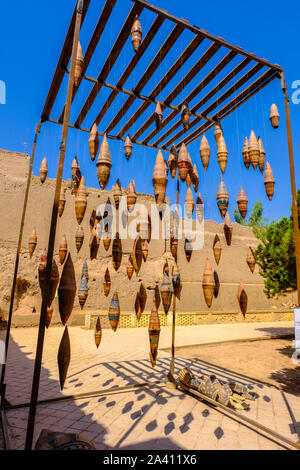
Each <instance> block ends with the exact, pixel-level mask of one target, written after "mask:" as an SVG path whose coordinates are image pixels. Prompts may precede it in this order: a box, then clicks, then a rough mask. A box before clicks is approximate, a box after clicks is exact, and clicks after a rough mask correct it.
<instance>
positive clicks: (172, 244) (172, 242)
mask: <svg viewBox="0 0 300 470" xmlns="http://www.w3.org/2000/svg"><path fill="white" fill-rule="evenodd" d="M170 247H171V253H172V256H173V257H174V258H175V259H177V253H178V240H177V238H176V237H175V235H174V234H171V237H170Z"/></svg>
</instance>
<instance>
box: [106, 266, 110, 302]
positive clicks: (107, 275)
mask: <svg viewBox="0 0 300 470" xmlns="http://www.w3.org/2000/svg"><path fill="white" fill-rule="evenodd" d="M110 288H111V277H110V273H109V269H108V268H107V269H106V271H105V275H104V295H105V297H108V296H109V294H110Z"/></svg>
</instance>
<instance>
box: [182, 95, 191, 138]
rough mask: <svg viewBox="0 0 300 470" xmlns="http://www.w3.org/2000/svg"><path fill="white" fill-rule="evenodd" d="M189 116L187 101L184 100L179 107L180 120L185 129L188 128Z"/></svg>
mask: <svg viewBox="0 0 300 470" xmlns="http://www.w3.org/2000/svg"><path fill="white" fill-rule="evenodd" d="M190 118H191V111H190V108H189V105H188V103H187V102H186V101H185V102H184V103H183V105H182V108H181V120H182V125H183V128H184V130H185V131H187V130H188V128H189V124H190Z"/></svg>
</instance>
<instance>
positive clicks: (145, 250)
mask: <svg viewBox="0 0 300 470" xmlns="http://www.w3.org/2000/svg"><path fill="white" fill-rule="evenodd" d="M142 253H143V259H144V261H145V263H146V262H147V259H148V254H149V245H148V242H147V240H143V241H142Z"/></svg>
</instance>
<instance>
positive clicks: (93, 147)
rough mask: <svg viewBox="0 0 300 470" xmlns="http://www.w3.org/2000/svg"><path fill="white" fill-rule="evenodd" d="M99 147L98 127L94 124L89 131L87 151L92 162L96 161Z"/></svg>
mask: <svg viewBox="0 0 300 470" xmlns="http://www.w3.org/2000/svg"><path fill="white" fill-rule="evenodd" d="M99 145H100V140H99V135H98V127H97V124H96V123H95V122H94V124H93V126H92V129H91V133H90V138H89V150H90V155H91V159H92V162H94V161H95V160H96V157H97V153H98V150H99Z"/></svg>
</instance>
